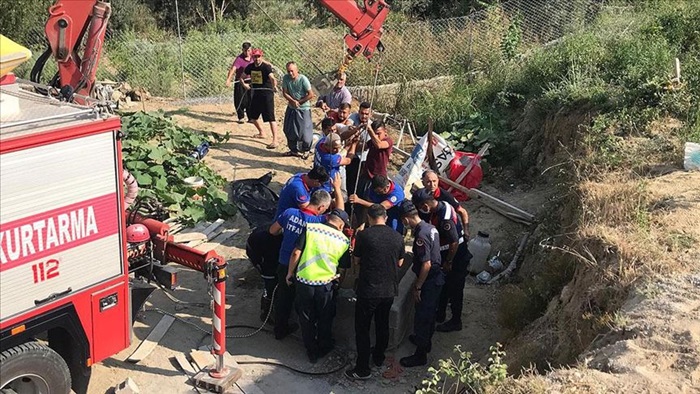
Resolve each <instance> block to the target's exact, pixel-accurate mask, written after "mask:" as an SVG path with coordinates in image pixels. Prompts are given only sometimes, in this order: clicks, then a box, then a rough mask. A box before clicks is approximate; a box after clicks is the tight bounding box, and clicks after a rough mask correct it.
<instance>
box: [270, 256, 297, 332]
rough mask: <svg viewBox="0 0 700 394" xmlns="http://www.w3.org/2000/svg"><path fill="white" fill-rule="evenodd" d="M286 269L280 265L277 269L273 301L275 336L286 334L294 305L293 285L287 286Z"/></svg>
mask: <svg viewBox="0 0 700 394" xmlns="http://www.w3.org/2000/svg"><path fill="white" fill-rule="evenodd" d="M287 269H288V267H287V266H286V265H282V264H280V265H279V266H278V267H277V290H276V292H275V301H274V313H275V334H286V332H287V328H288V324H289V315H290V314H291V313H292V306H293V305H294V296H295V288H294V286H293V285H292V286H287Z"/></svg>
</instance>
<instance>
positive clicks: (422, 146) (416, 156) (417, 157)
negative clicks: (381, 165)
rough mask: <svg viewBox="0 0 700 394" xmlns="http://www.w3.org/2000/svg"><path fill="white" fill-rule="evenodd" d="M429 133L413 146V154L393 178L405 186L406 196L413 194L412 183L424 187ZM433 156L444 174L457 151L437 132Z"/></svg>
mask: <svg viewBox="0 0 700 394" xmlns="http://www.w3.org/2000/svg"><path fill="white" fill-rule="evenodd" d="M427 145H428V135H427V134H426V135H424V136H423V137H422V138H421V139H420V140H419V141H418V143H417V144H416V146H415V147H414V148H413V151H412V152H411V156H410V157H409V158H408V159H407V160H406V162H405V163H404V165H403V166H402V167H401V169H400V170H399V173H398V174H396V175H395V176H394V178H393V180H394V183H395V184H396V185H398V186H401V187H403V188H404V192H405V194H406V197H407V198H408V197H409V196H410V195H411V193H410V192H411V185H413V184H414V183H415V184H417V185H418V186H419V187H422V183H421V175H422V174H423V171H424V170H425V169H427V168H428V166H427V163H426V162H425V159H426V157H427V150H426V148H427ZM432 149H433V156H434V157H435V165H436V167H437V168H438V173H439V174H440V175H443V174H444V173H445V170H447V169H448V168H449V165H450V162H451V161H452V159H453V158H454V157H455V152H454V149H452V147H450V145H449V144H448V143H447V141H445V139H444V138H442V137H440V136H439V135H437V134H433V144H432Z"/></svg>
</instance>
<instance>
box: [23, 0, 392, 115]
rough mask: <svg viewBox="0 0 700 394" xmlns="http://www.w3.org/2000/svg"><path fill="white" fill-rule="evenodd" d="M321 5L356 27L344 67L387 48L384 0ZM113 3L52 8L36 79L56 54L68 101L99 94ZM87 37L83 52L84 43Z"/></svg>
mask: <svg viewBox="0 0 700 394" xmlns="http://www.w3.org/2000/svg"><path fill="white" fill-rule="evenodd" d="M319 2H320V4H321V5H323V6H324V7H325V8H327V9H328V10H329V11H330V12H331V13H333V14H334V15H335V16H336V17H338V19H340V20H341V21H342V22H343V23H344V24H345V25H346V26H348V28H349V29H350V32H349V33H348V34H346V35H345V38H344V41H345V45H346V46H347V48H348V49H347V54H346V56H345V58H344V60H343V63H342V64H341V66H340V67H339V70H338V71H339V72H344V71H345V69H346V68H347V67H348V65H349V64H350V62H351V61H352V60H353V59H354V58H355V57H356V56H358V55H362V56H364V57H366V58H367V59H371V58H372V56H373V55H374V54H375V52H378V51H382V50H383V49H384V47H383V46H382V43H381V37H382V34H383V28H382V26H383V24H384V21H385V20H386V18H387V15H388V14H389V6H388V5H387V3H386V2H385V1H384V0H364V7H360V6H358V5H357V3H356V2H355V0H319ZM111 12H112V10H111V5H110V3H108V2H106V1H100V0H71V1H68V0H58V1H57V2H56V3H55V4H54V5H53V6H51V7H50V8H49V19H48V22H47V23H46V28H45V33H46V38H47V40H48V43H49V48H47V50H46V51H45V52H44V53H43V54H42V55H41V56H40V57H39V59H37V62H36V64H35V65H34V68H33V69H32V72H31V80H32V81H33V82H35V83H40V78H41V73H42V71H43V68H44V65H45V63H46V61H47V60H48V59H49V58H50V57H53V58H54V59H56V62H57V63H58V72H57V74H56V75H55V76H54V77H53V79H52V80H51V82H50V85H51V86H53V87H54V88H55V89H57V90H58V91H59V92H60V95H61V96H62V97H63V98H64V99H65V100H66V101H73V102H76V103H78V104H86V103H87V102H88V101H89V97H91V96H93V88H94V85H95V74H96V72H97V67H98V65H99V63H100V57H101V55H102V47H103V45H104V41H105V34H106V32H107V23H108V21H109V17H110V15H111ZM83 40H85V45H84V49H83V50H82V55H81V45H82V43H83Z"/></svg>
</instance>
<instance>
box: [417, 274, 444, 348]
mask: <svg viewBox="0 0 700 394" xmlns="http://www.w3.org/2000/svg"><path fill="white" fill-rule="evenodd" d="M431 275H433V274H432V273H431ZM438 275H442V273H437V274H435V275H434V276H433V277H432V278H431V277H428V279H427V280H426V281H425V282H424V283H423V286H422V287H421V293H420V298H421V299H420V302H418V303H417V304H416V315H415V317H414V319H413V332H414V333H415V335H416V345H417V346H418V348H417V349H416V353H423V354H427V353H428V349H430V348H431V347H432V339H433V334H434V333H435V314H436V313H437V306H438V300H439V299H440V292H441V291H442V286H443V283H444V280H443V279H442V278H441V277H440V278H438Z"/></svg>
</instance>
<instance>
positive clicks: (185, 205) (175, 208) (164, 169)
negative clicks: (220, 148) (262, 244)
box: [122, 112, 236, 224]
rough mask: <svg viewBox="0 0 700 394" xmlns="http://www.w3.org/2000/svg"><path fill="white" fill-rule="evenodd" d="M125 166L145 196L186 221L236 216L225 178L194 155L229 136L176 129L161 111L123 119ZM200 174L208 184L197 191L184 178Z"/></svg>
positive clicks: (136, 114) (141, 113)
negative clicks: (208, 144)
mask: <svg viewBox="0 0 700 394" xmlns="http://www.w3.org/2000/svg"><path fill="white" fill-rule="evenodd" d="M122 130H123V131H124V133H125V135H126V136H125V138H124V140H123V141H122V152H123V154H124V166H125V167H126V168H127V170H129V171H130V172H131V173H132V174H133V175H134V177H135V178H136V180H137V182H138V184H139V186H140V190H139V194H140V195H142V196H148V197H153V198H155V199H157V200H158V201H160V202H161V203H163V205H165V206H166V207H167V208H168V210H169V211H170V212H171V213H172V214H173V215H175V216H177V217H178V218H180V220H182V221H184V222H186V223H189V224H191V223H196V222H199V221H201V220H205V219H206V220H214V219H217V218H226V217H230V216H232V215H233V214H235V213H236V210H235V207H234V206H233V205H231V204H229V203H228V196H227V194H226V192H224V191H223V190H222V188H223V186H224V185H225V184H226V180H225V179H224V178H223V177H221V176H219V175H218V174H217V173H216V172H214V171H213V170H212V169H210V168H209V167H207V165H206V164H205V163H204V162H201V161H199V160H197V159H195V158H193V157H191V156H190V154H191V153H192V151H193V150H194V148H195V147H197V146H198V145H200V144H201V143H203V142H205V141H206V142H209V143H210V144H218V143H222V142H225V141H227V140H228V139H229V138H230V135H229V134H228V133H227V134H226V135H223V136H221V135H219V134H216V133H201V132H195V131H192V130H189V129H185V128H182V127H180V126H177V125H176V124H175V123H174V122H173V121H172V120H171V119H170V118H168V117H166V116H165V115H164V114H163V113H162V112H158V113H144V112H137V113H135V114H132V115H129V116H124V117H123V118H122ZM192 176H198V177H201V178H202V179H203V180H204V186H203V187H201V188H197V189H194V188H192V187H190V186H188V185H186V184H185V183H184V182H183V179H185V178H188V177H192Z"/></svg>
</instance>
